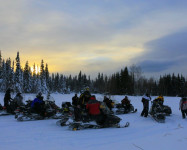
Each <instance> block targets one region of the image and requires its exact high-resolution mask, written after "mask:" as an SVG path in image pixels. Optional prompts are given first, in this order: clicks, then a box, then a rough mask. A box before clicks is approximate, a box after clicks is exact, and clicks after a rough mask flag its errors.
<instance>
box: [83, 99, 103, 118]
mask: <svg viewBox="0 0 187 150" xmlns="http://www.w3.org/2000/svg"><path fill="white" fill-rule="evenodd" d="M86 109H88V113H89V114H90V115H99V114H100V103H99V102H98V101H97V100H89V102H88V103H87V104H86Z"/></svg>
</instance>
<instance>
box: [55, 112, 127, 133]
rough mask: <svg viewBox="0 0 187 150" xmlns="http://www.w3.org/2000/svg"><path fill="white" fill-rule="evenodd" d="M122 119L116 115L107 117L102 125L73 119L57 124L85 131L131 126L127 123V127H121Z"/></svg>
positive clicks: (64, 119) (60, 121)
mask: <svg viewBox="0 0 187 150" xmlns="http://www.w3.org/2000/svg"><path fill="white" fill-rule="evenodd" d="M120 121H121V119H120V118H119V117H117V116H115V115H107V116H106V117H105V121H104V123H102V124H99V123H96V122H95V121H93V120H92V121H89V122H85V121H79V122H76V121H73V120H72V119H70V118H68V117H66V118H63V119H61V120H59V121H57V122H56V124H57V125H58V126H68V128H69V130H73V131H76V130H83V129H101V128H125V127H128V126H129V125H130V123H129V122H126V124H125V125H123V126H121V125H120V124H119V122H120Z"/></svg>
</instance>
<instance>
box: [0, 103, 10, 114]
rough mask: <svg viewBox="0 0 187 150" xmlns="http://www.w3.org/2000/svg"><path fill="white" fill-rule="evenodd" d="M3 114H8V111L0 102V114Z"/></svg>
mask: <svg viewBox="0 0 187 150" xmlns="http://www.w3.org/2000/svg"><path fill="white" fill-rule="evenodd" d="M5 115H10V113H8V112H7V110H6V109H5V107H3V106H2V105H1V104H0V116H5Z"/></svg>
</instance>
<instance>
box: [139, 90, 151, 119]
mask: <svg viewBox="0 0 187 150" xmlns="http://www.w3.org/2000/svg"><path fill="white" fill-rule="evenodd" d="M149 101H151V97H150V95H149V94H148V93H147V94H145V95H144V96H143V97H142V103H143V110H142V113H141V116H144V117H147V116H148V112H149Z"/></svg>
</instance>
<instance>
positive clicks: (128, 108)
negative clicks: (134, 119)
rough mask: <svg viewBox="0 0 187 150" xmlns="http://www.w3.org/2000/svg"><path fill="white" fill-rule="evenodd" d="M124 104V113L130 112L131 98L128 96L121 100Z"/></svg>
mask: <svg viewBox="0 0 187 150" xmlns="http://www.w3.org/2000/svg"><path fill="white" fill-rule="evenodd" d="M121 104H122V106H123V107H124V109H125V110H124V113H128V112H129V111H130V100H129V99H128V97H127V96H125V98H124V99H123V100H122V101H121Z"/></svg>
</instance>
